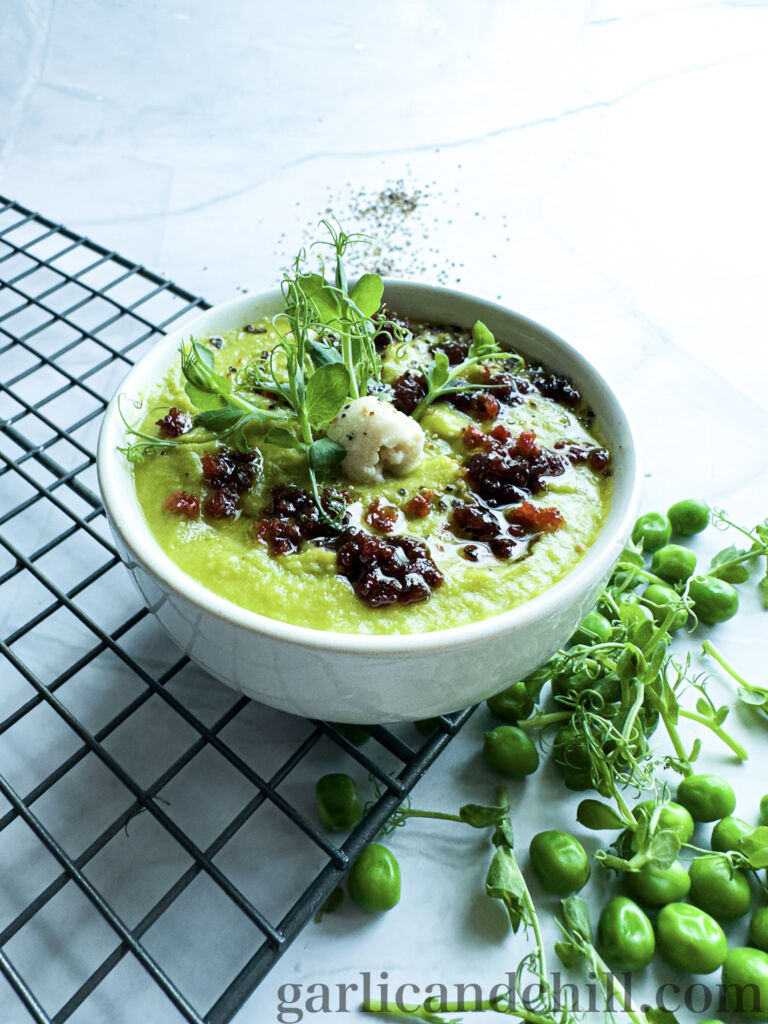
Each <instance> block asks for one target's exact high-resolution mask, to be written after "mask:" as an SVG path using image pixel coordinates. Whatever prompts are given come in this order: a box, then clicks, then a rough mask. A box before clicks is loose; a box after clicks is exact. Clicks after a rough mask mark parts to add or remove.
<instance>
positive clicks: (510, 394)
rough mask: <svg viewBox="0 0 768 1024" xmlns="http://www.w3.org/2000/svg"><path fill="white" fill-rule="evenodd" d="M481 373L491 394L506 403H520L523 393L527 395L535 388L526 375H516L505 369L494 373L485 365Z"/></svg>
mask: <svg viewBox="0 0 768 1024" xmlns="http://www.w3.org/2000/svg"><path fill="white" fill-rule="evenodd" d="M480 374H481V376H482V378H483V380H484V382H485V384H487V385H488V388H489V390H490V391H491V394H492V395H493V396H494V397H495V398H498V399H499V401H500V402H504V403H505V405H519V404H520V402H522V400H523V395H527V394H529V393H530V392H531V391H532V390H533V385H532V384H531V383H530V381H527V380H525V378H524V377H515V375H514V374H512V373H508V372H505V371H501V372H500V373H492V372H491V370H489V369H488V367H487V366H483V367H482V368H481V370H480Z"/></svg>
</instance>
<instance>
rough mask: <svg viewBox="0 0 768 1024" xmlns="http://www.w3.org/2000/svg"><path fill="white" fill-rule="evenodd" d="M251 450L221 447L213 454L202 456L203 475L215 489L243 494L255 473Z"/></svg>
mask: <svg viewBox="0 0 768 1024" xmlns="http://www.w3.org/2000/svg"><path fill="white" fill-rule="evenodd" d="M255 460H256V456H255V455H254V454H253V452H238V451H235V450H234V449H232V448H222V449H221V450H220V451H218V452H216V454H215V455H211V454H206V455H204V456H203V477H204V478H205V482H206V483H207V484H208V485H209V487H212V488H213V489H214V490H216V491H223V490H227V491H234V492H235V494H243V493H244V492H245V491H247V490H248V488H249V487H250V486H251V484H252V483H253V477H254V475H255V473H256V467H255V465H254V462H255Z"/></svg>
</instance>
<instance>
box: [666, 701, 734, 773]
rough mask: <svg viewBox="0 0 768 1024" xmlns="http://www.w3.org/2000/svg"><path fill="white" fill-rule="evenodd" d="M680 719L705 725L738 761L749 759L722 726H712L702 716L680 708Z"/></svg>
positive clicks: (709, 721)
mask: <svg viewBox="0 0 768 1024" xmlns="http://www.w3.org/2000/svg"><path fill="white" fill-rule="evenodd" d="M680 717H681V718H689V719H690V720H691V721H692V722H698V723H699V725H705V726H706V727H707V728H708V729H709V730H710V731H711V732H713V733H714V734H715V736H717V738H718V739H719V740H721V741H722V742H723V743H724V744H725V745H726V747H728V748H729V749H730V750H732V751H733V753H734V754H735V755H736V757H738V759H739V760H740V761H746V760H747V758H748V757H749V754H748V753H747V751H746V750H745V749H744V747H743V746H742V745H741V744H740V743H739V742H738V740H735V739H734V738H733V737H732V736H729V735H728V733H727V732H726V731H725V730H724V729H723V728H722V726H719V725H714V724H713V723H712V721H711V720H710V719H709V718H705V717H704V716H703V715H700V714H698V713H697V712H696V711H684V710H683V709H682V708H681V709H680Z"/></svg>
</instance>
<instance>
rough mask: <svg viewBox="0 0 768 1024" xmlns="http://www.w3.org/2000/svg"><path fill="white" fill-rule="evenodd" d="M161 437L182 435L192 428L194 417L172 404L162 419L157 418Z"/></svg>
mask: <svg viewBox="0 0 768 1024" xmlns="http://www.w3.org/2000/svg"><path fill="white" fill-rule="evenodd" d="M155 424H156V426H157V432H158V434H159V435H160V437H181V435H182V434H186V433H187V431H189V430H191V429H192V417H191V416H190V415H189V413H188V412H182V411H181V409H177V408H176V406H175V405H174V406H172V407H171V408H170V409H169V410H168V412H167V413H166V414H165V416H163V418H162V419H161V420H155Z"/></svg>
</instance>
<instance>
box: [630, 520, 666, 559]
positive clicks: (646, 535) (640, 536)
mask: <svg viewBox="0 0 768 1024" xmlns="http://www.w3.org/2000/svg"><path fill="white" fill-rule="evenodd" d="M671 536H672V524H671V523H670V521H669V520H668V519H667V517H666V516H664V515H662V514H661V512H646V513H645V515H642V516H640V518H639V519H637V520H636V522H635V525H634V527H633V528H632V540H633V541H634V542H635V544H642V545H643V551H658V549H659V548H663V547H664V545H665V544H668V543H669V538H670V537H671Z"/></svg>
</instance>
